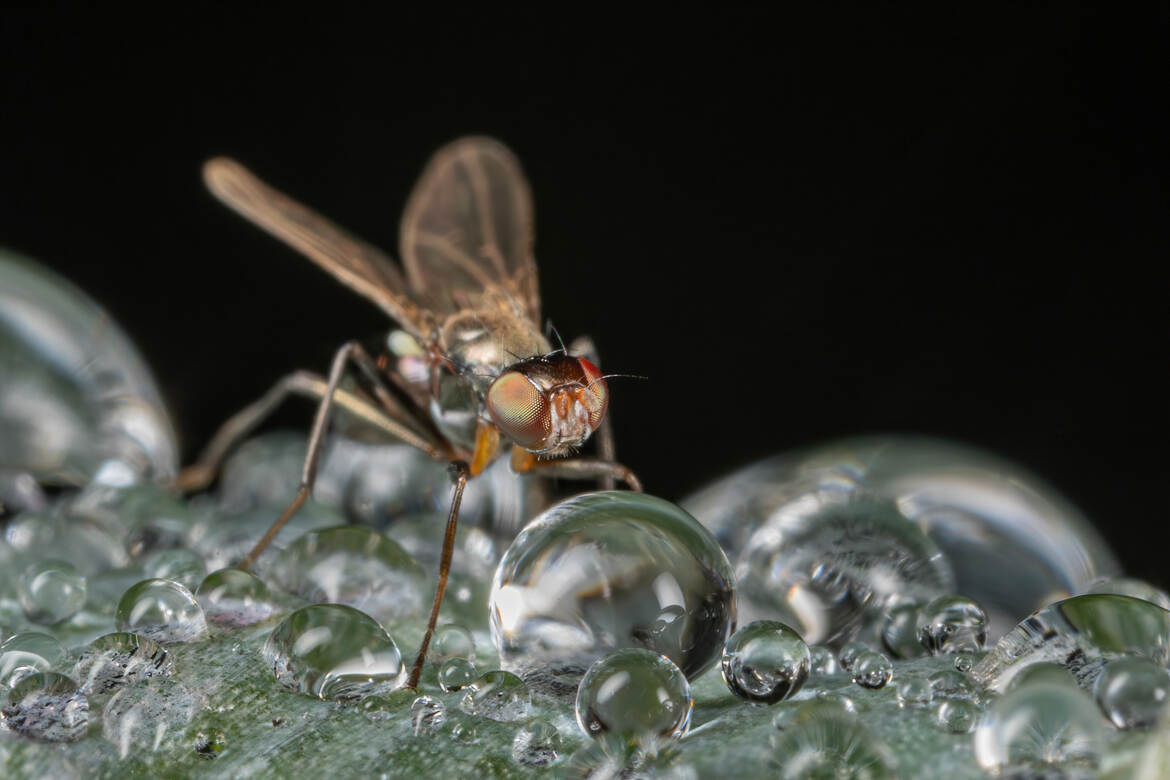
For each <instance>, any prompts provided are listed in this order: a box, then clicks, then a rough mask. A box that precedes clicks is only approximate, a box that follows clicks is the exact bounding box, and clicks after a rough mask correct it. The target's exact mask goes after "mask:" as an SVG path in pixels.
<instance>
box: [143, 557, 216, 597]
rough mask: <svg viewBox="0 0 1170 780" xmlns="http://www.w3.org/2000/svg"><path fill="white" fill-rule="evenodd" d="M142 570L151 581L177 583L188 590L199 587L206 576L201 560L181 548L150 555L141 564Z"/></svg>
mask: <svg viewBox="0 0 1170 780" xmlns="http://www.w3.org/2000/svg"><path fill="white" fill-rule="evenodd" d="M142 570H143V572H145V574H146V576H147V577H150V578H151V579H157V580H170V581H171V582H177V583H179V584H180V585H182V586H183V587H184V588H187V589H188V590H194V589H195V588H197V587H199V583H200V582H202V581H203V577H204V575H206V574H207V569H206V567H204V565H203V558H202V557H200V556H199V555H198V554H197V553H195V552H193V551H191V550H187V549H183V548H181V547H180V548H176V549H174V550H159V551H158V552H155V553H152V554H151V555H150V556H149V557H148V558H147V559H146V562H145V563H144V564H143V566H142Z"/></svg>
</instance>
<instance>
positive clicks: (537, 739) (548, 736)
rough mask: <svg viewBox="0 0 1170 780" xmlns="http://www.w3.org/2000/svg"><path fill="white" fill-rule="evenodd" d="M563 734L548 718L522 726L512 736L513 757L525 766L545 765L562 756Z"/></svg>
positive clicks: (554, 761)
mask: <svg viewBox="0 0 1170 780" xmlns="http://www.w3.org/2000/svg"><path fill="white" fill-rule="evenodd" d="M560 751H561V734H560V732H559V731H557V728H556V726H554V725H552V724H551V723H549V722H548V721H546V720H539V719H538V720H534V721H532V722H531V723H528V724H527V725H525V726H522V727H521V728H520V730H519V731H517V732H516V736H515V737H513V738H512V758H514V759H516V761H517V762H519V763H521V764H523V765H525V766H534V767H544V766H549V765H551V764H554V763H556V760H557V759H558V758H559V757H560Z"/></svg>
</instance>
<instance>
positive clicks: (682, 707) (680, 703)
mask: <svg viewBox="0 0 1170 780" xmlns="http://www.w3.org/2000/svg"><path fill="white" fill-rule="evenodd" d="M693 705H694V702H693V699H692V698H691V686H690V684H689V683H688V682H687V678H686V676H685V675H683V673H682V671H681V670H680V669H679V668H678V667H677V666H675V665H674V663H672V662H671V660H670V659H669V658H666V657H665V656H662V655H659V654H658V653H655V652H652V651H650V650H644V649H642V648H627V649H625V650H618V651H616V652H613V653H610V654H609V655H607V656H605V657H604V658H602V659H600V660H599V661H597V662H596V663H594V664H593V665H592V666H590V667H589V670H588V671H587V672H586V673H585V676H584V678H582V680H581V687H580V688H578V690H577V704H576V711H577V723H578V724H580V726H581V728H582V729H584V730H585V733H586V734H588V735H589V736H591V737H596V736H598V735H601V734H606V733H612V734H618V735H623V736H626V737H628V738H629V739H632V740H634V741H636V742H638V743H640V744H643V745H645V746H647V747H651V746H653V745H655V744H656V743H657V742H658V741H659V740H661V739H667V740H672V739H678V738H679V737H681V736H682V735H683V734H685V733H686V732H687V729H689V728H690V725H691V710H692V708H693Z"/></svg>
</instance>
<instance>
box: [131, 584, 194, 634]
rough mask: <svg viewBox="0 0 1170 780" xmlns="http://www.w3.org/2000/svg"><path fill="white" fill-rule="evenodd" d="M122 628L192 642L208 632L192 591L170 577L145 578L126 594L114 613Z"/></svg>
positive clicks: (137, 632)
mask: <svg viewBox="0 0 1170 780" xmlns="http://www.w3.org/2000/svg"><path fill="white" fill-rule="evenodd" d="M114 624H115V625H116V626H117V627H118V630H119V631H129V632H132V633H135V634H141V635H142V636H145V637H147V638H149V639H154V640H155V641H158V642H191V641H193V640H196V639H199V638H201V637H203V636H206V635H207V622H206V621H205V620H204V617H203V610H202V609H201V608H200V606H199V604H198V602H196V601H195V597H194V596H193V595H191V591H189V590H187V589H186V588H185V587H183V586H182V585H180V584H179V583H177V582H171V581H170V580H143V581H142V582H139V583H138V584H136V585H134V586H132V587H131V588H130V589H129V590H127V591H126V593H125V594H123V596H122V598H121V600H120V601H119V602H118V609H117V612H116V613H115V614H114Z"/></svg>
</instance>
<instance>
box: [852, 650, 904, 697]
mask: <svg viewBox="0 0 1170 780" xmlns="http://www.w3.org/2000/svg"><path fill="white" fill-rule="evenodd" d="M893 676H894V665H893V664H891V663H890V659H888V658H886V657H885V656H884V655H882V654H881V653H862V654H861V655H859V656H857V658H856V660H854V662H853V682H855V683H857V684H858V685H860V686H861V687H862V688H872V689H877V688H884V687H885V685H886V683H888V682H889V681H890V678H891V677H893Z"/></svg>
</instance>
